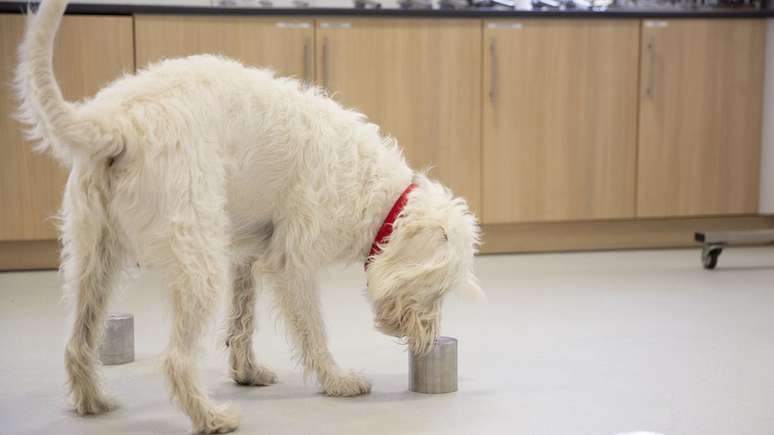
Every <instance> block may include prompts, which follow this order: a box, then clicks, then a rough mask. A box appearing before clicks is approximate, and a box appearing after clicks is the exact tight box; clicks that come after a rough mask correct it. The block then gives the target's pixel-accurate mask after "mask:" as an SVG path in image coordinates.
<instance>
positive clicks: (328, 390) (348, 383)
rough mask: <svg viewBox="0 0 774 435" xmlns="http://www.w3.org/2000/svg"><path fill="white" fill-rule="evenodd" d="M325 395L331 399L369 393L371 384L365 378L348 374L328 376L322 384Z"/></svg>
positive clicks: (355, 374)
mask: <svg viewBox="0 0 774 435" xmlns="http://www.w3.org/2000/svg"><path fill="white" fill-rule="evenodd" d="M323 389H324V390H325V394H327V395H329V396H333V397H351V396H359V395H361V394H368V393H370V392H371V382H369V381H368V379H366V378H365V377H363V376H361V375H359V374H357V373H350V374H348V375H344V376H330V377H327V378H326V379H325V382H324V383H323Z"/></svg>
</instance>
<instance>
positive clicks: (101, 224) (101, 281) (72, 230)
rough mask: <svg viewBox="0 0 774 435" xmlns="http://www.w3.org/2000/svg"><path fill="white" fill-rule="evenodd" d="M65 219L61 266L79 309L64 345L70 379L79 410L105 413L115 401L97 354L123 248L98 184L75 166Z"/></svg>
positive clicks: (81, 412) (64, 206)
mask: <svg viewBox="0 0 774 435" xmlns="http://www.w3.org/2000/svg"><path fill="white" fill-rule="evenodd" d="M62 219H63V224H62V236H61V238H62V243H63V249H62V271H63V274H64V283H65V294H66V295H67V296H68V297H69V298H72V299H73V300H72V304H73V307H72V309H73V314H74V319H73V327H72V331H71V333H70V338H69V340H68V342H67V347H66V349H65V368H66V370H67V376H68V384H69V387H70V392H71V395H72V400H73V407H74V408H75V412H77V413H78V414H80V415H90V414H101V413H103V412H107V411H109V410H111V409H112V408H113V403H112V401H111V400H109V399H108V398H106V397H105V396H104V394H103V393H102V391H101V386H100V382H99V376H98V373H97V371H98V370H97V369H98V367H99V362H98V360H97V355H96V353H97V345H98V343H99V339H100V335H101V332H102V328H103V323H104V320H105V311H106V305H107V299H108V297H109V296H110V294H111V292H112V290H113V288H114V287H115V284H116V278H117V275H118V271H119V269H120V265H119V262H120V261H121V256H120V251H121V248H120V247H119V246H118V244H117V243H115V239H114V238H113V236H112V235H111V232H110V231H109V228H108V225H109V224H108V222H107V218H106V213H105V207H104V203H103V201H102V195H101V193H100V191H99V189H98V188H97V187H96V184H92V183H91V182H90V180H89V177H82V176H81V175H80V174H79V173H78V172H77V171H76V170H75V169H74V170H73V173H72V174H71V175H70V179H69V180H68V185H67V190H66V193H65V198H64V202H63V209H62Z"/></svg>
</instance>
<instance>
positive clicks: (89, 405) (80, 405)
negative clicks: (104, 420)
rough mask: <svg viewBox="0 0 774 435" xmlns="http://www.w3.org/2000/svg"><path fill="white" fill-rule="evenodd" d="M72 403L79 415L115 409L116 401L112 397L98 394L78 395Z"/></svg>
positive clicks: (95, 413)
mask: <svg viewBox="0 0 774 435" xmlns="http://www.w3.org/2000/svg"><path fill="white" fill-rule="evenodd" d="M79 396H80V397H76V398H75V400H74V403H73V409H74V410H75V413H76V414H78V415H80V416H86V415H99V414H104V413H106V412H109V411H112V410H114V409H116V403H115V401H113V400H112V399H108V398H107V397H103V396H100V395H97V396H90V395H79Z"/></svg>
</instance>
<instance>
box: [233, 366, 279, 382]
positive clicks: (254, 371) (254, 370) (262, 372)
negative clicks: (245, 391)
mask: <svg viewBox="0 0 774 435" xmlns="http://www.w3.org/2000/svg"><path fill="white" fill-rule="evenodd" d="M231 377H232V379H234V382H236V383H237V384H239V385H254V386H263V385H273V384H276V383H277V382H278V381H279V379H278V378H277V375H276V374H274V372H273V371H271V369H269V368H267V367H264V366H257V367H249V368H245V369H243V370H239V371H234V372H232V373H231Z"/></svg>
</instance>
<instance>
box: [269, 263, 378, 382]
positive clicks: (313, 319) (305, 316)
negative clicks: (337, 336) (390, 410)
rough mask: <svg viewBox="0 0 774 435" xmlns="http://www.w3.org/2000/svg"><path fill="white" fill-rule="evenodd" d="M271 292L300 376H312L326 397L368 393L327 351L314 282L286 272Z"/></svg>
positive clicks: (277, 279) (277, 278) (279, 277)
mask: <svg viewBox="0 0 774 435" xmlns="http://www.w3.org/2000/svg"><path fill="white" fill-rule="evenodd" d="M275 290H276V292H277V301H278V302H279V305H280V309H281V311H282V314H283V316H284V319H285V324H286V325H287V328H288V330H289V332H290V333H291V335H292V338H293V340H294V345H295V349H294V350H295V352H296V357H297V358H298V359H299V362H300V363H301V365H302V366H303V367H304V372H305V373H315V374H316V375H317V380H318V381H319V382H320V385H321V386H322V388H323V390H324V391H325V393H326V394H328V395H329V396H357V395H360V394H365V393H368V392H369V391H371V384H370V382H368V380H366V379H365V378H364V377H362V376H360V375H358V374H356V373H351V372H350V373H347V372H344V371H342V370H341V369H340V368H339V367H338V365H336V362H335V361H334V360H333V357H332V356H331V353H330V351H329V350H328V343H327V338H326V335H325V324H324V322H323V318H322V314H321V312H320V297H319V292H318V287H317V280H316V279H315V278H314V277H313V276H312V275H311V274H306V273H292V272H291V273H287V272H286V273H283V274H281V275H280V276H277V277H276V279H275Z"/></svg>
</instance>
